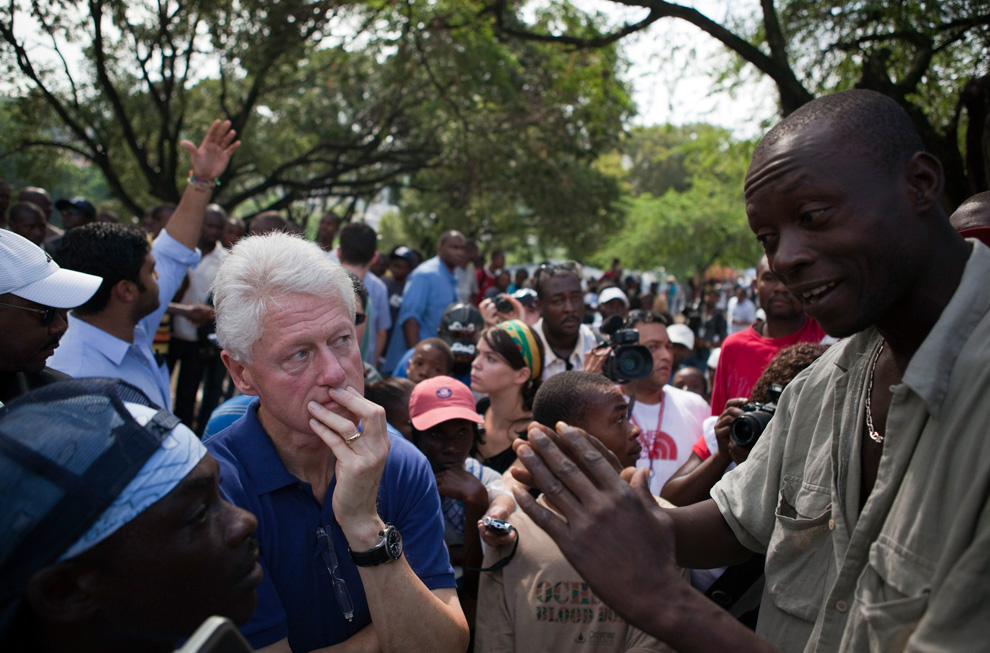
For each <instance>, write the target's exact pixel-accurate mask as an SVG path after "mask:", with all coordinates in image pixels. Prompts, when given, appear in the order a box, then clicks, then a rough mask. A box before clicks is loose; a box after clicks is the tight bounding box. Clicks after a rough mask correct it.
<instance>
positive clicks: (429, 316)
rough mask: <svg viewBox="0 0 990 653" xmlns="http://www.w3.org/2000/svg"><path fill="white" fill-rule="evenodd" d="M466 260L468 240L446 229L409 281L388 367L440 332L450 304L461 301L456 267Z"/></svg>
mask: <svg viewBox="0 0 990 653" xmlns="http://www.w3.org/2000/svg"><path fill="white" fill-rule="evenodd" d="M466 262H467V241H466V240H465V239H464V236H463V235H462V234H461V233H460V232H459V231H445V232H444V233H443V235H441V236H440V239H439V240H438V241H437V255H436V256H434V257H433V258H431V259H428V260H426V261H424V262H423V263H422V264H420V265H419V266H418V267H417V268H416V269H415V270H413V271H412V274H410V275H409V280H408V281H406V288H405V290H404V291H403V293H402V307H401V308H400V309H399V317H398V318H397V319H396V323H395V331H394V333H393V334H392V338H391V340H390V341H389V343H388V354H387V360H386V361H385V369H386V370H391V369H394V367H395V365H396V364H397V363H398V362H399V359H400V358H402V355H403V354H405V353H406V350H407V349H409V348H410V347H415V346H416V343H417V342H419V341H420V340H423V339H424V338H432V337H434V336H436V335H437V329H438V328H439V327H440V318H442V317H443V312H444V310H446V308H447V306H449V305H450V304H453V303H455V302H458V301H460V299H459V298H458V294H457V279H455V278H454V268H456V267H457V266H460V265H464V264H465V263H466Z"/></svg>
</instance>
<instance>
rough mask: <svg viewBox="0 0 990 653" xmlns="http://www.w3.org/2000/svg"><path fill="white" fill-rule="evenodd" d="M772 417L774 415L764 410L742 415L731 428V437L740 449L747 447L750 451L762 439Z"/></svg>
mask: <svg viewBox="0 0 990 653" xmlns="http://www.w3.org/2000/svg"><path fill="white" fill-rule="evenodd" d="M772 417H773V414H772V413H767V412H765V411H762V410H757V411H753V412H751V413H745V414H743V415H740V416H739V417H737V418H736V419H735V420H734V421H733V422H732V425H731V426H730V427H729V435H730V436H731V437H732V440H733V441H734V442H735V443H736V444H738V445H739V446H740V447H746V448H747V449H748V448H750V447H752V446H753V445H754V444H756V441H757V440H759V439H760V436H761V435H763V431H765V430H766V428H767V424H769V423H770V418H772Z"/></svg>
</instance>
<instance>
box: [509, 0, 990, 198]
mask: <svg viewBox="0 0 990 653" xmlns="http://www.w3.org/2000/svg"><path fill="white" fill-rule="evenodd" d="M615 2H617V3H618V4H621V5H625V6H633V7H642V8H643V9H645V10H647V13H646V14H645V15H644V17H643V18H642V19H640V20H638V21H635V22H630V23H626V24H623V25H621V26H620V27H618V28H615V29H603V30H599V31H597V32H596V33H594V34H591V35H589V34H588V33H587V31H586V30H585V31H583V32H575V31H571V30H568V29H566V26H564V25H560V24H556V25H554V26H553V28H552V29H548V28H547V26H545V25H540V24H537V23H533V22H527V21H526V19H525V16H524V14H523V12H521V11H520V9H521V7H522V5H523V3H520V2H510V1H509V0H497V1H496V2H495V3H494V4H493V5H492V7H493V12H494V13H495V14H496V16H497V20H498V21H499V24H500V26H501V28H502V30H503V32H504V33H505V34H506V35H509V36H513V37H517V38H525V39H531V40H534V41H537V42H545V43H557V44H558V45H563V46H565V47H566V48H568V49H574V50H586V49H594V48H599V47H606V46H612V45H613V44H615V43H616V42H618V41H619V40H621V39H623V38H625V37H626V36H628V35H630V34H633V33H635V32H638V31H641V30H644V29H646V28H647V27H649V26H650V25H652V24H654V23H656V22H657V21H659V20H661V19H666V18H671V19H679V20H684V21H687V22H688V23H690V24H692V25H694V26H695V27H697V28H698V29H700V30H702V31H703V32H704V33H706V34H707V35H708V36H710V37H711V38H714V39H716V40H717V41H719V42H720V43H721V44H722V45H724V46H725V47H726V48H727V49H728V51H730V52H731V53H733V54H734V55H735V56H737V57H738V58H739V62H740V64H739V65H740V66H743V65H749V66H753V67H755V68H756V69H757V70H759V71H760V73H762V74H763V75H766V76H767V77H769V78H770V79H771V80H772V81H773V83H774V84H775V85H776V88H777V92H778V95H779V100H780V109H781V113H782V114H783V115H787V114H789V113H791V112H792V111H794V110H795V109H797V108H798V107H800V106H801V105H803V104H805V103H806V102H808V101H810V100H811V99H813V98H814V97H815V96H816V95H819V94H823V93H827V92H831V91H836V90H842V89H848V88H852V87H858V88H866V89H872V90H875V91H878V92H880V93H883V94H885V95H888V96H889V97H891V98H893V99H894V100H896V101H897V102H898V103H899V104H901V106H903V107H904V108H905V109H906V110H907V112H908V114H909V115H910V116H911V118H912V120H913V121H914V123H915V125H916V126H917V128H918V130H919V132H920V133H921V136H922V138H923V140H924V142H925V143H926V146H927V147H928V148H929V149H930V150H931V151H932V152H933V153H935V154H936V155H937V156H938V157H939V158H940V159H941V161H942V163H943V165H944V166H945V170H946V181H947V186H946V195H947V197H948V199H949V202H950V204H952V205H956V204H958V203H959V202H961V201H962V200H963V199H964V198H966V197H968V196H969V195H970V194H972V193H974V192H978V191H981V190H985V189H987V188H988V184H990V178H988V172H987V170H988V165H987V160H988V155H990V147H988V144H990V139H988V137H987V134H988V133H990V130H988V127H990V123H988V115H990V111H988V108H990V75H988V73H990V70H988V60H987V57H986V53H987V51H988V46H990V6H988V5H987V3H985V2H976V1H973V0H943V1H941V2H925V3H919V2H907V1H904V0H898V1H895V2H881V1H879V0H866V1H862V0H843V1H841V2H832V3H822V2H815V1H814V0H776V1H775V0H761V2H760V9H759V12H758V13H757V14H756V15H754V16H752V17H743V18H741V19H739V20H732V21H723V22H719V21H716V20H714V19H712V18H711V17H709V16H708V15H706V14H705V13H703V12H701V11H699V10H697V9H695V8H693V7H689V6H686V5H682V4H678V3H676V2H666V1H665V0H615ZM967 118H968V120H967ZM960 129H963V130H964V132H965V133H964V134H962V133H960ZM964 145H965V149H966V153H965V155H964V154H963V146H964Z"/></svg>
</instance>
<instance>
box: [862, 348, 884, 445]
mask: <svg viewBox="0 0 990 653" xmlns="http://www.w3.org/2000/svg"><path fill="white" fill-rule="evenodd" d="M885 342H886V341H884V340H881V341H880V346H879V347H877V353H875V354H874V355H873V364H872V365H870V385H869V386H868V387H867V388H866V428H867V429H868V433H869V436H870V439H871V440H873V441H874V442H876V443H877V444H883V437H884V436H883V435H881V434H880V433H877V430H876V429H875V428H873V406H872V405H871V403H870V396H871V395H872V394H873V377H874V376H876V373H877V361H878V360H880V354H881V352H883V345H884V343H885Z"/></svg>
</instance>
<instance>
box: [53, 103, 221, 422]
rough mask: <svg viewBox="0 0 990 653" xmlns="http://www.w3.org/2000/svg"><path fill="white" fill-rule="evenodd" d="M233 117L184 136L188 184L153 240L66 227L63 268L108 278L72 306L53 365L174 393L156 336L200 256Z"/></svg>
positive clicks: (164, 399)
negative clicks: (195, 136)
mask: <svg viewBox="0 0 990 653" xmlns="http://www.w3.org/2000/svg"><path fill="white" fill-rule="evenodd" d="M234 138H235V132H234V131H233V130H232V129H231V128H230V123H229V122H220V121H219V120H218V121H215V122H214V123H213V125H212V126H211V127H210V129H209V131H208V132H207V134H206V137H205V138H204V139H203V142H202V143H201V144H200V145H199V147H196V146H195V145H193V144H192V143H190V142H189V141H182V147H183V148H184V149H185V150H186V151H187V152H189V157H190V160H191V163H192V172H191V174H190V178H189V183H188V185H187V186H186V190H185V192H184V193H183V195H182V199H181V200H180V201H179V205H178V206H177V207H176V209H175V212H174V213H173V214H172V217H171V218H170V219H169V221H168V223H167V224H166V225H165V228H164V229H162V231H161V233H159V234H158V237H157V238H155V240H154V242H153V243H152V244H151V245H150V247H149V244H148V238H147V236H146V235H145V234H144V232H142V231H141V230H140V229H138V228H137V227H128V226H125V225H119V224H107V223H93V224H90V225H86V226H85V227H80V228H79V229H76V230H73V231H71V232H68V233H67V234H66V236H65V237H64V238H63V239H62V242H61V243H60V244H59V247H58V250H57V251H56V252H55V258H56V260H57V261H58V262H59V263H60V264H61V265H62V266H63V267H65V268H68V269H73V270H79V271H81V272H87V273H89V274H96V275H98V276H101V277H103V283H102V284H101V286H100V289H99V290H97V292H96V294H95V295H93V297H92V298H91V299H90V300H89V301H88V302H86V303H85V304H83V305H82V306H80V307H78V308H76V309H75V310H73V311H72V312H71V313H70V314H69V329H68V331H67V332H66V334H65V336H63V338H62V342H61V346H60V347H59V348H58V350H57V351H56V353H55V355H54V356H52V358H51V359H50V361H49V365H50V366H51V367H52V368H54V369H56V370H58V371H60V372H63V373H65V374H68V375H70V376H75V377H81V376H106V377H113V378H119V379H123V380H125V381H127V382H128V383H131V384H133V385H135V386H137V387H138V388H140V389H141V390H142V391H143V392H144V393H145V394H146V395H147V396H148V398H149V399H151V401H152V402H154V403H155V404H157V405H159V406H161V407H162V408H166V409H171V406H172V397H171V392H170V387H169V376H168V371H167V369H166V368H165V365H164V364H163V363H162V362H160V361H158V360H157V359H156V357H155V354H154V352H153V351H152V347H151V345H152V339H153V338H154V334H155V331H156V330H157V328H158V324H159V323H160V322H161V319H162V315H163V314H164V313H165V310H166V308H168V303H169V301H170V300H171V299H172V297H173V296H174V295H175V293H176V291H177V290H178V288H179V285H180V284H181V283H182V279H183V278H184V277H185V275H186V271H187V270H188V269H189V267H190V266H195V265H196V264H197V263H198V262H199V259H200V253H199V250H197V249H195V248H196V243H197V241H198V240H199V235H200V231H201V228H202V222H203V216H204V213H205V209H206V205H207V204H208V203H209V202H210V198H211V196H212V189H213V187H214V186H215V184H216V179H217V178H218V177H219V176H220V175H221V174H223V172H224V170H226V168H227V164H228V163H229V161H230V157H231V156H232V155H233V153H234V152H235V151H236V150H237V148H238V147H239V146H240V141H236V142H235V140H234Z"/></svg>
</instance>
